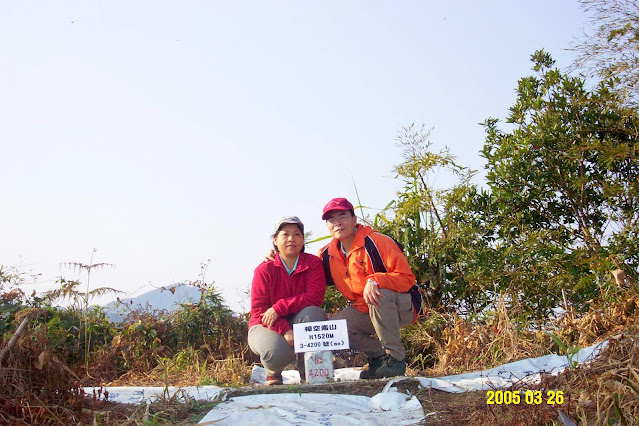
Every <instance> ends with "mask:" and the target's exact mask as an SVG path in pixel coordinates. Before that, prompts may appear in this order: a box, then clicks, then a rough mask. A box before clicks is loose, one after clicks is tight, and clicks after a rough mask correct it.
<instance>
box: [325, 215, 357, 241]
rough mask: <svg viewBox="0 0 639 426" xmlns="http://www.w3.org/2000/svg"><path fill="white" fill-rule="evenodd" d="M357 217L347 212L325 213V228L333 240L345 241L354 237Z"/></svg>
mask: <svg viewBox="0 0 639 426" xmlns="http://www.w3.org/2000/svg"><path fill="white" fill-rule="evenodd" d="M356 224H357V217H355V216H352V215H351V212H349V211H347V210H333V211H330V212H328V213H326V226H327V227H328V232H330V233H331V236H332V237H333V238H337V239H338V240H345V239H348V238H351V237H352V236H353V235H355V225H356Z"/></svg>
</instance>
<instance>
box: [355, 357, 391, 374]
mask: <svg viewBox="0 0 639 426" xmlns="http://www.w3.org/2000/svg"><path fill="white" fill-rule="evenodd" d="M385 356H386V355H384V356H380V357H377V358H368V370H364V371H362V372H361V373H359V378H360V379H375V378H376V377H375V372H376V371H377V369H378V368H379V367H381V366H382V360H383V359H384V357H385Z"/></svg>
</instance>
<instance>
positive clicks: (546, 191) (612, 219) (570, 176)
mask: <svg viewBox="0 0 639 426" xmlns="http://www.w3.org/2000/svg"><path fill="white" fill-rule="evenodd" d="M532 60H533V63H534V68H533V69H534V70H535V71H536V75H533V76H530V77H526V78H522V79H521V80H520V81H519V84H518V89H517V94H518V97H517V100H516V102H515V105H514V106H513V107H512V108H511V109H510V115H509V117H508V120H507V122H508V123H509V124H512V126H513V129H512V131H510V132H505V131H503V130H501V129H499V128H498V121H497V120H495V119H489V120H487V121H486V123H485V127H486V132H487V139H486V143H485V145H484V149H483V151H482V152H483V155H484V157H485V158H486V159H487V166H486V167H487V170H488V172H487V181H488V185H489V186H490V188H491V190H492V194H493V197H494V199H495V202H496V203H497V204H498V210H499V218H498V220H497V222H496V223H497V224H498V226H499V229H498V232H499V237H500V239H501V240H502V242H503V243H504V244H505V245H506V247H505V248H506V251H505V253H510V254H508V256H507V258H506V259H505V260H507V261H508V264H509V267H510V268H513V272H515V271H514V269H517V271H516V272H517V273H516V274H515V277H516V278H517V279H516V280H514V281H513V283H514V284H515V285H519V289H518V290H519V291H522V292H523V294H524V296H525V297H531V296H533V295H534V296H535V297H538V296H539V295H541V294H542V291H539V290H538V291H536V292H533V293H530V292H529V290H533V289H534V288H535V287H536V288H537V289H540V288H542V287H543V291H545V292H550V294H551V295H552V294H554V297H555V298H558V297H559V291H560V289H561V288H571V289H572V292H571V295H572V296H573V300H574V301H575V302H584V301H585V299H587V298H590V297H591V296H592V295H593V293H594V292H596V291H597V289H598V287H599V286H601V285H603V284H604V281H605V278H606V275H607V272H608V271H609V270H610V269H614V268H622V269H624V270H625V271H626V273H627V274H629V275H631V276H634V277H636V275H637V270H638V267H639V258H638V257H637V252H636V250H635V249H636V247H637V235H638V231H639V228H638V226H639V197H638V196H639V162H638V157H637V134H638V130H639V128H638V126H637V124H638V123H639V121H638V116H637V113H636V111H635V110H633V109H631V108H627V107H624V106H623V104H624V102H623V101H624V98H623V96H622V95H621V94H620V93H619V92H618V91H616V90H615V86H614V82H613V81H612V80H609V81H607V82H603V83H601V84H599V85H598V86H597V87H596V88H595V89H594V90H588V89H587V88H586V87H585V83H584V80H583V79H582V78H578V77H570V76H568V75H565V74H562V73H561V72H560V71H559V70H557V69H555V68H552V67H553V65H554V61H553V60H552V58H551V56H550V55H549V54H548V53H546V52H544V51H538V52H535V54H533V55H532ZM552 305H553V301H552V296H551V299H549V300H547V303H546V307H547V308H550V307H552Z"/></svg>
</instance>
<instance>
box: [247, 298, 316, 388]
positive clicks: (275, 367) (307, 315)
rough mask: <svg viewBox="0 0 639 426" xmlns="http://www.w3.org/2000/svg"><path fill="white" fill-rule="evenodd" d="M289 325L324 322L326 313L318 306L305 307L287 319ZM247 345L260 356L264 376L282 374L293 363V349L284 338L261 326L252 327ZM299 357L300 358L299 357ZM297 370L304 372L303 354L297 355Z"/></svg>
mask: <svg viewBox="0 0 639 426" xmlns="http://www.w3.org/2000/svg"><path fill="white" fill-rule="evenodd" d="M288 320H289V322H290V323H291V325H293V324H299V323H303V322H314V321H325V320H326V312H324V309H322V308H320V307H318V306H307V307H306V308H304V309H302V310H301V311H299V312H298V313H297V314H295V315H292V316H290V317H289V319H288ZM248 344H249V347H250V348H251V350H252V351H253V352H254V353H255V354H257V355H259V356H260V361H261V362H262V365H263V366H264V369H265V370H266V375H267V376H271V377H275V376H279V375H280V374H282V371H283V370H284V368H285V367H286V366H287V365H288V364H290V363H291V362H293V361H295V349H294V348H293V347H292V346H291V345H289V344H288V343H286V340H285V339H284V336H282V335H281V334H280V333H278V332H277V331H273V330H271V329H270V328H266V327H264V326H263V325H261V324H257V325H254V326H253V327H251V328H250V329H249V332H248ZM300 355H301V357H300ZM297 362H298V369H299V368H302V370H300V373H302V372H303V371H304V354H303V353H300V354H298V359H297Z"/></svg>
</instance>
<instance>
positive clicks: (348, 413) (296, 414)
mask: <svg viewBox="0 0 639 426" xmlns="http://www.w3.org/2000/svg"><path fill="white" fill-rule="evenodd" d="M422 420H424V410H423V409H422V405H421V403H420V402H419V400H418V399H417V398H416V397H414V396H413V397H410V396H409V395H404V394H401V393H399V392H387V393H383V394H378V395H376V396H374V397H373V398H369V397H366V396H357V395H333V394H321V393H301V394H300V393H286V394H281V393H280V394H263V395H251V396H240V397H235V398H231V399H229V400H228V401H226V402H223V403H221V404H219V405H218V406H217V407H215V408H214V409H213V410H211V411H209V413H208V414H207V415H206V416H205V417H204V418H203V419H202V420H201V421H200V423H199V424H200V425H207V424H215V425H281V424H295V425H356V424H358V425H359V424H367V425H384V426H388V425H412V424H419V423H420V422H421V421H422Z"/></svg>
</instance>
